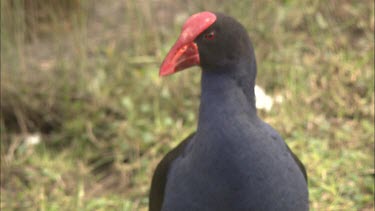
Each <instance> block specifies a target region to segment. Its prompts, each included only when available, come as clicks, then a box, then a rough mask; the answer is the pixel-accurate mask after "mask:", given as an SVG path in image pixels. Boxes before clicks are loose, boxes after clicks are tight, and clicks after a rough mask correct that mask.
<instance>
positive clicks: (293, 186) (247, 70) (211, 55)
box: [150, 14, 308, 211]
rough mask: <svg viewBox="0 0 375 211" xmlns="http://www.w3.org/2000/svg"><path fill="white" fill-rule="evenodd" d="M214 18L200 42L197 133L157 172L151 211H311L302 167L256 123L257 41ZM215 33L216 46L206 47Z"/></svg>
mask: <svg viewBox="0 0 375 211" xmlns="http://www.w3.org/2000/svg"><path fill="white" fill-rule="evenodd" d="M215 15H216V17H217V20H216V22H214V23H213V24H212V25H211V26H210V27H208V28H207V29H206V30H205V31H204V32H202V33H201V34H200V35H199V36H197V38H196V39H195V40H194V42H195V43H196V44H197V46H198V50H199V56H200V65H201V66H202V70H203V71H202V81H201V89H202V94H201V104H200V110H199V120H198V128H197V131H196V133H195V134H193V135H191V136H190V137H188V138H187V139H186V140H184V141H183V143H182V144H181V145H179V146H178V147H177V148H176V149H174V150H173V151H172V152H170V153H169V154H168V155H167V156H166V157H165V158H164V159H163V160H162V161H161V163H160V164H159V166H158V167H157V169H156V171H155V175H154V177H153V181H152V186H151V192H150V211H156V210H163V211H176V210H179V211H184V210H186V211H192V210H199V211H201V210H202V211H221V210H223V211H224V210H226V211H232V210H233V211H237V210H238V211H242V210H243V211H248V210H301V211H303V210H308V191H307V178H306V172H305V169H304V167H303V165H302V163H301V162H300V161H299V160H298V158H297V157H296V156H295V155H294V154H293V153H292V152H291V151H290V149H289V148H288V146H287V145H286V144H285V142H284V141H283V140H282V138H281V137H280V135H279V134H278V133H277V132H276V131H275V130H274V129H273V128H272V127H271V126H269V125H268V124H266V123H264V122H263V121H262V120H261V119H259V118H258V116H257V112H256V108H255V96H254V85H255V77H256V62H255V56H254V51H253V47H252V44H251V42H250V39H249V38H248V36H247V33H246V31H245V29H244V28H243V27H242V26H241V25H240V24H239V23H238V22H237V21H235V20H234V19H232V18H230V17H227V16H224V15H221V14H215ZM212 32H214V33H215V38H216V40H214V41H212V40H211V39H210V40H207V39H206V38H207V37H206V36H205V34H207V33H211V34H212Z"/></svg>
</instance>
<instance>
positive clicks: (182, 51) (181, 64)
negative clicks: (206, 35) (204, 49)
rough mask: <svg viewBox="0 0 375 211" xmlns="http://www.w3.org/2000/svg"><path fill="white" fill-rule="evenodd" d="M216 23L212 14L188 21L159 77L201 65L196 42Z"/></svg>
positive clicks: (203, 14) (198, 16) (161, 68)
mask: <svg viewBox="0 0 375 211" xmlns="http://www.w3.org/2000/svg"><path fill="white" fill-rule="evenodd" d="M215 21H216V15H215V14H213V13H211V12H201V13H197V14H195V15H192V16H191V17H190V18H189V19H187V20H186V22H185V24H184V26H183V27H182V31H181V34H180V36H179V38H178V39H177V41H176V43H175V44H174V45H173V47H172V49H171V50H170V51H169V53H168V54H167V56H166V57H165V59H164V61H163V63H162V65H161V67H160V72H159V75H160V76H166V75H170V74H173V73H175V72H177V71H180V70H183V69H186V68H188V67H191V66H194V65H199V64H200V60H199V51H198V46H197V44H195V43H194V40H195V38H197V37H198V36H199V35H200V34H201V33H202V32H203V31H204V30H206V29H207V28H208V27H210V26H211V25H212V24H213V23H214V22H215Z"/></svg>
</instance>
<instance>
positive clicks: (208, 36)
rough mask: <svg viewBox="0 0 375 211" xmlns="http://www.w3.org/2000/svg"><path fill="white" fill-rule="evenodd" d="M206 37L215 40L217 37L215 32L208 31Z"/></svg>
mask: <svg viewBox="0 0 375 211" xmlns="http://www.w3.org/2000/svg"><path fill="white" fill-rule="evenodd" d="M204 38H205V39H206V40H213V39H214V38H215V32H213V31H212V32H208V33H207V34H205V35H204Z"/></svg>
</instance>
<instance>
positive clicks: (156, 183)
mask: <svg viewBox="0 0 375 211" xmlns="http://www.w3.org/2000/svg"><path fill="white" fill-rule="evenodd" d="M194 135H195V133H192V134H190V135H189V136H188V137H187V138H185V139H184V140H183V141H181V143H180V144H179V145H177V146H176V147H175V148H174V149H172V150H171V151H170V152H168V154H167V155H165V156H164V158H163V159H162V160H161V161H160V162H159V164H158V166H157V167H156V169H155V173H154V176H153V177H152V182H151V190H150V198H149V200H150V202H149V211H160V210H161V207H162V205H163V199H164V190H165V185H166V183H167V175H168V171H169V167H170V166H171V164H172V163H173V161H174V160H175V159H176V158H177V157H178V156H179V155H181V153H182V152H183V151H184V149H185V147H186V145H187V144H188V143H189V142H190V140H191V139H192V138H193V137H194Z"/></svg>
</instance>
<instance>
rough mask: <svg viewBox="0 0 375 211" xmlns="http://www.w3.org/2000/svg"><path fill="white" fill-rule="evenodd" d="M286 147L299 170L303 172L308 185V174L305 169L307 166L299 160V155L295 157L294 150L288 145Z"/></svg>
mask: <svg viewBox="0 0 375 211" xmlns="http://www.w3.org/2000/svg"><path fill="white" fill-rule="evenodd" d="M285 145H286V147H287V148H288V151H289V153H290V154H291V155H292V157H293V159H294V161H295V162H296V163H297V165H298V167H299V169H300V170H301V172H302V174H303V176H304V177H305V180H306V183H307V173H306V169H305V166H304V165H303V163H302V162H301V161H300V160H299V159H298V157H297V155H295V154H294V153H293V152H292V150H291V149H290V148H289V146H288V144H286V143H285Z"/></svg>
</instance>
